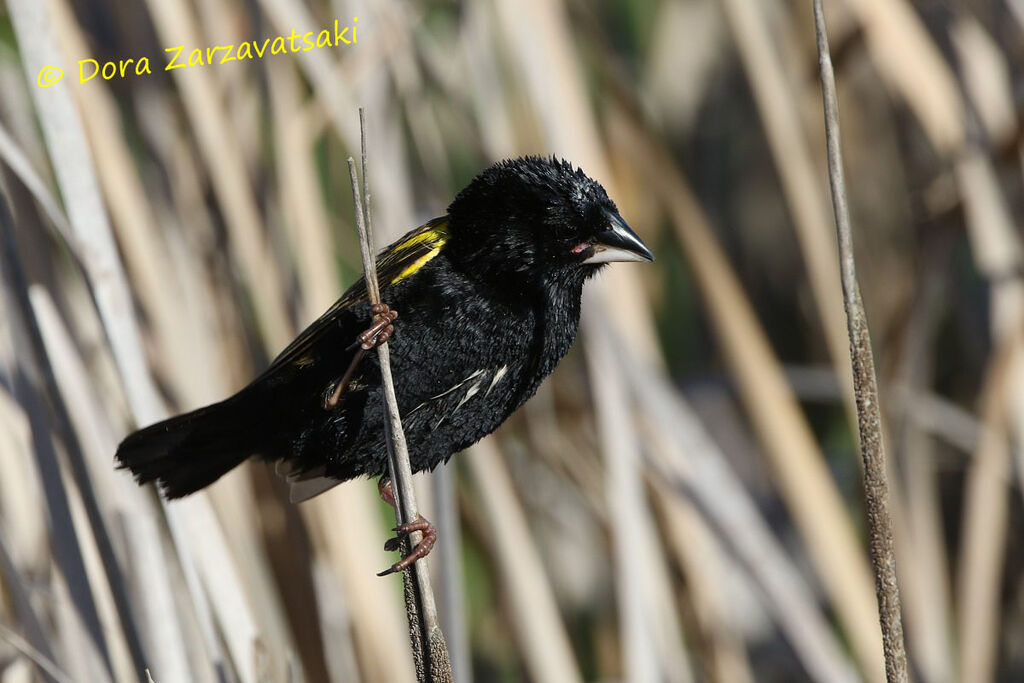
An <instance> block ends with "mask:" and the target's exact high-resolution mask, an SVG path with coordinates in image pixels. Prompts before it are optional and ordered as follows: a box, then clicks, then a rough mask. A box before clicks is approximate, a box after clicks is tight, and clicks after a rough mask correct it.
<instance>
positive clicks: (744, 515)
mask: <svg viewBox="0 0 1024 683" xmlns="http://www.w3.org/2000/svg"><path fill="white" fill-rule="evenodd" d="M622 358H623V359H624V362H625V366H626V371H627V377H629V378H630V388H631V389H632V392H633V395H634V396H635V398H636V401H637V403H638V404H639V406H640V410H641V411H642V412H641V414H642V415H644V417H645V418H649V419H650V428H649V429H647V430H646V431H647V433H648V434H649V435H650V438H649V443H650V444H651V446H653V447H652V448H651V449H650V451H649V453H650V454H649V455H648V456H647V463H648V465H649V466H650V467H651V468H652V476H655V477H658V478H660V479H661V480H662V481H664V482H665V483H666V484H667V485H668V486H670V487H672V488H673V489H674V491H675V493H676V495H682V496H686V497H688V498H690V499H691V500H692V501H693V502H694V504H695V506H696V507H697V509H698V510H700V512H701V513H702V515H703V516H704V519H705V520H706V521H707V523H708V526H709V527H711V528H712V529H714V530H715V531H716V535H717V537H718V538H720V539H722V541H723V543H725V544H726V546H727V548H728V549H729V550H730V551H731V553H732V554H733V555H734V556H735V557H736V560H737V562H738V564H740V565H741V566H742V567H744V568H745V570H746V571H747V572H748V573H749V575H750V577H751V580H752V581H753V582H754V584H755V585H757V586H758V587H759V588H760V589H761V590H762V591H763V593H764V597H765V604H766V606H767V607H768V609H769V610H770V611H771V613H772V615H773V617H774V618H775V620H776V622H777V623H778V624H779V626H780V627H781V630H782V631H783V633H785V635H786V637H787V638H788V639H789V641H790V643H791V644H792V645H793V649H794V651H795V652H796V654H797V656H798V657H799V658H800V660H801V662H802V663H803V665H804V667H805V668H806V670H807V672H808V674H809V675H810V676H811V678H812V679H814V680H816V681H823V682H824V681H844V682H849V681H853V680H855V679H856V675H855V673H854V671H853V669H852V668H851V667H850V665H849V663H848V662H847V661H846V659H845V657H844V655H843V654H842V650H841V649H840V647H839V644H838V643H837V642H836V640H835V638H834V636H833V635H832V632H831V630H830V627H829V625H828V623H827V622H826V621H825V619H824V617H823V615H822V614H821V613H820V611H819V609H818V607H817V604H816V599H815V596H814V592H813V590H812V589H811V587H810V586H808V585H806V583H805V582H804V579H803V577H801V575H800V572H799V571H798V570H797V569H796V567H794V566H793V564H792V563H791V562H790V561H789V560H788V558H787V556H786V553H785V551H784V550H783V548H782V547H781V546H780V545H779V543H778V541H776V540H775V538H774V536H773V534H772V532H771V530H770V528H769V527H768V524H767V523H766V522H765V520H764V519H763V518H762V517H761V515H760V513H759V511H758V510H757V506H756V504H755V503H754V501H753V500H752V499H751V498H750V496H749V494H747V493H746V491H745V490H744V489H743V485H742V484H741V483H740V481H739V479H738V478H737V476H736V475H735V474H734V473H733V472H732V470H731V469H730V468H729V466H728V464H727V463H728V460H727V459H726V458H725V456H724V455H723V454H722V453H721V452H720V451H719V449H718V447H717V445H716V444H715V443H714V442H713V441H712V440H711V439H710V437H708V435H707V434H706V433H705V431H704V429H703V427H702V426H701V424H700V422H699V420H698V419H697V418H696V416H695V415H693V414H692V413H691V412H690V410H689V409H688V407H687V406H686V404H685V402H684V401H683V399H682V398H681V397H680V396H679V395H678V393H676V391H675V390H674V389H673V388H672V387H671V386H670V385H669V384H668V382H667V381H666V379H665V378H664V377H663V376H662V375H661V374H659V373H657V372H655V371H654V370H652V369H651V367H650V366H649V365H648V364H644V363H642V362H641V361H640V360H639V359H638V358H636V356H635V355H634V354H632V353H629V352H627V353H625V354H622Z"/></svg>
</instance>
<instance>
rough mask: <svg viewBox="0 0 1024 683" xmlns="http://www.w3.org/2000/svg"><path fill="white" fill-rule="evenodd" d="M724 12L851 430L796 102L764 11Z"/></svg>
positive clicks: (831, 288)
mask: <svg viewBox="0 0 1024 683" xmlns="http://www.w3.org/2000/svg"><path fill="white" fill-rule="evenodd" d="M723 8H724V10H725V15H726V18H727V19H728V21H729V24H730V26H731V28H732V33H733V36H734V38H735V40H734V44H735V46H736V50H737V51H738V52H739V54H740V57H741V59H742V61H743V67H744V71H745V72H746V74H747V82H748V84H749V86H750V90H751V92H752V93H753V95H754V101H755V103H756V104H757V108H758V111H759V113H760V116H761V121H762V124H763V125H764V129H765V135H766V137H767V140H768V146H769V147H770V149H771V152H772V157H773V159H774V161H775V168H776V169H777V171H778V174H779V179H780V181H781V182H782V189H783V193H784V194H785V197H786V202H787V204H788V205H789V209H790V213H791V214H792V216H793V227H794V228H795V230H796V236H797V241H798V243H799V244H800V248H801V251H802V253H803V260H804V263H805V264H806V266H807V274H808V278H809V280H810V285H811V291H812V293H813V295H814V302H815V304H816V310H817V313H818V318H819V321H820V324H821V327H822V331H823V332H824V336H825V345H826V347H827V348H828V351H829V356H830V357H831V359H832V365H833V368H834V369H835V376H836V378H837V380H838V381H839V384H840V386H841V388H842V391H841V393H842V398H843V403H844V405H845V406H846V412H847V417H848V419H849V420H850V424H851V425H852V424H854V423H855V422H856V417H857V409H856V407H855V405H854V396H853V378H852V377H851V376H850V373H849V364H848V363H847V357H848V354H847V340H846V330H845V328H844V325H843V314H842V309H841V307H840V302H841V301H842V299H843V293H842V290H841V289H840V282H839V267H838V265H837V264H836V261H835V259H834V257H833V255H834V254H835V251H836V242H835V239H834V236H833V234H832V232H831V231H830V230H829V229H828V203H827V200H826V199H825V195H824V193H823V192H822V189H823V188H822V183H821V182H820V181H819V178H818V169H817V168H816V167H815V165H814V161H813V158H812V152H811V145H810V142H809V141H808V139H807V136H806V135H805V133H804V130H803V121H802V120H801V118H800V111H799V109H798V106H797V103H798V102H799V98H798V97H797V93H795V92H794V90H795V88H793V87H792V85H791V84H790V82H789V80H788V79H787V76H786V73H785V69H784V67H783V64H782V59H781V58H780V56H779V55H778V53H777V47H776V46H775V45H773V44H772V36H771V33H770V27H769V25H768V22H767V18H766V17H765V13H766V9H767V8H766V7H764V6H763V5H762V4H761V3H760V2H758V1H757V0H726V1H725V2H724V4H723ZM879 673H881V672H879Z"/></svg>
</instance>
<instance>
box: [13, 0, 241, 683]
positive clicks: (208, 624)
mask: <svg viewBox="0 0 1024 683" xmlns="http://www.w3.org/2000/svg"><path fill="white" fill-rule="evenodd" d="M14 15H16V16H18V17H19V19H18V22H21V25H20V27H19V28H18V31H19V33H21V34H22V35H25V36H33V37H32V38H30V39H28V40H25V41H22V45H23V49H24V52H23V54H24V55H25V57H26V60H25V64H24V66H25V69H26V73H27V74H29V75H30V77H34V74H36V73H38V71H39V70H41V69H42V68H43V66H44V65H46V64H53V63H57V62H59V61H60V60H59V54H58V50H57V48H56V45H55V44H54V42H53V39H52V33H51V31H50V28H49V23H48V18H47V17H46V14H45V8H44V7H43V6H41V5H38V4H35V5H33V4H32V3H20V4H19V5H18V10H17V11H16V12H15V13H14ZM67 88H68V86H67V85H66V83H61V84H58V85H56V86H53V87H50V88H46V89H43V88H37V89H33V90H32V92H33V96H34V98H35V100H36V105H37V106H36V109H37V111H38V112H39V115H40V119H41V122H42V124H43V126H42V127H43V130H44V133H45V140H46V143H47V147H48V151H49V154H50V157H51V159H52V160H53V164H54V168H55V171H56V175H57V178H58V181H59V183H60V186H61V189H62V191H63V194H64V199H65V203H66V205H67V207H68V217H69V219H70V223H71V226H72V229H73V231H74V241H73V242H72V243H71V245H70V246H71V247H72V248H73V249H74V250H75V251H76V252H77V253H78V256H79V259H80V260H81V262H82V265H83V268H84V270H85V272H86V274H87V276H88V279H89V282H90V285H91V288H92V293H93V296H94V298H95V302H96V304H97V309H98V311H99V314H100V318H101V320H102V322H103V327H104V329H105V332H106V336H107V340H108V342H109V344H110V347H111V350H112V352H113V355H114V359H115V361H116V363H117V367H118V370H119V373H120V376H121V381H122V386H123V387H124V390H125V393H126V395H127V396H128V398H129V403H130V405H131V408H132V411H133V413H134V416H135V418H136V422H137V423H138V424H149V423H151V422H154V421H156V420H158V419H159V418H161V417H162V416H163V415H164V411H163V408H162V406H161V405H160V401H159V399H158V398H157V395H156V392H155V389H154V387H153V385H152V381H151V379H150V377H149V373H148V370H147V368H146V362H145V358H144V354H143V353H142V346H141V343H140V340H139V330H138V325H137V323H136V320H135V317H134V315H133V307H132V303H131V296H130V294H129V291H128V287H127V284H126V279H125V276H124V272H123V270H122V267H121V263H120V259H119V256H118V252H117V248H116V246H115V244H114V240H113V237H112V234H111V230H110V225H109V222H108V221H107V217H106V213H105V211H104V209H103V204H102V201H101V199H100V196H99V192H98V187H97V181H96V177H95V174H94V171H93V165H92V162H91V159H90V156H89V152H88V149H87V145H86V143H85V136H84V133H83V129H82V125H81V121H80V119H79V117H78V114H77V112H76V111H75V109H74V106H73V104H72V102H71V98H70V95H69V92H68V89H67ZM86 245H88V248H86ZM205 504H207V503H206V501H205V499H204V498H201V497H196V498H195V499H193V500H192V501H190V502H189V505H188V507H191V508H193V509H195V508H197V507H201V506H203V505H205ZM188 507H187V506H185V505H180V506H177V507H175V508H171V509H167V510H166V513H167V520H168V523H169V528H170V530H171V535H172V538H173V539H174V541H175V546H176V549H177V551H178V554H179V556H180V558H181V560H182V562H181V567H182V570H183V572H184V577H185V579H186V583H187V585H188V588H189V593H190V596H191V604H192V606H193V607H194V608H195V609H196V614H197V616H198V618H199V624H200V627H201V628H200V632H201V633H202V635H203V638H204V644H205V647H206V650H207V652H208V653H209V655H210V657H211V660H210V661H211V662H212V666H213V668H215V669H216V668H217V667H219V666H220V664H219V662H218V658H217V651H218V645H217V641H216V637H215V635H214V629H213V626H212V620H211V618H210V614H209V605H208V602H207V598H206V595H205V594H204V593H203V591H202V589H201V588H200V586H199V577H198V574H197V573H196V567H195V565H194V564H193V560H192V558H191V554H190V552H189V546H188V544H187V541H186V536H185V534H184V531H183V525H184V523H185V517H187V515H188ZM139 511H141V510H137V512H139ZM146 514H151V512H143V513H142V515H146ZM145 522H146V519H145V517H144V516H142V517H138V518H135V519H133V520H132V523H133V524H143V523H145ZM153 526H155V525H152V526H151V528H153ZM214 531H219V529H218V530H213V529H210V530H207V533H213V532H214ZM145 545H146V546H147V553H148V554H149V555H154V554H157V555H158V554H160V551H159V550H158V549H157V548H156V545H155V544H153V543H152V542H151V541H146V542H145ZM205 559H206V560H209V559H210V558H205ZM204 568H205V569H206V570H207V571H210V572H223V571H230V568H231V564H230V563H222V564H219V565H218V566H216V567H215V566H213V565H211V564H210V563H209V561H206V562H205V563H204ZM147 569H148V570H149V571H150V572H151V574H152V577H151V579H152V580H151V581H148V582H147V584H146V585H147V589H146V591H144V593H143V595H144V597H145V599H148V600H150V601H151V602H152V604H151V605H150V607H155V606H156V604H157V603H159V604H161V605H164V606H166V605H169V604H172V601H171V599H170V598H169V595H168V594H167V592H166V591H167V590H168V589H169V586H168V585H167V583H166V582H165V581H164V580H162V578H161V573H162V572H163V571H164V568H163V567H160V568H158V569H156V570H153V569H152V568H147ZM213 598H214V600H216V599H217V596H213ZM172 614H173V612H169V611H168V610H167V609H166V607H165V608H164V609H163V613H161V614H160V615H159V618H158V620H156V621H153V620H150V621H149V623H150V625H151V627H152V628H156V629H160V638H161V639H160V640H157V642H159V643H160V648H159V649H158V650H155V651H154V654H153V656H158V657H160V659H161V665H162V666H164V667H165V668H166V671H167V674H163V672H161V674H162V675H161V677H162V678H165V680H168V681H170V682H171V683H175V682H176V681H179V680H180V681H187V680H189V679H190V675H189V674H187V673H186V671H185V667H186V666H187V663H188V662H189V661H190V658H189V657H187V656H186V655H185V653H184V649H183V647H184V646H183V642H182V633H181V631H180V630H179V629H177V628H176V627H175V618H174V616H172ZM245 659H248V660H249V661H252V658H241V661H243V662H244V660H245ZM243 666H244V664H243Z"/></svg>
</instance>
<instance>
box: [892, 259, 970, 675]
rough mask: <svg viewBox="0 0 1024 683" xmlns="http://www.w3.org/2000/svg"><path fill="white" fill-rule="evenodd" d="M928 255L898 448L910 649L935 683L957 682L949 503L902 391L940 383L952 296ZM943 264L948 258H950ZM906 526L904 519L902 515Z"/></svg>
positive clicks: (913, 319)
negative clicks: (937, 368) (943, 317)
mask: <svg viewBox="0 0 1024 683" xmlns="http://www.w3.org/2000/svg"><path fill="white" fill-rule="evenodd" d="M931 252H932V253H930V254H926V256H925V259H924V261H925V263H924V268H923V269H922V275H921V277H920V278H919V283H918V295H917V296H916V297H915V300H914V302H913V304H912V306H911V311H910V316H909V320H908V321H907V325H906V329H907V332H906V335H905V337H904V340H903V343H902V345H901V348H900V350H899V360H898V362H897V367H898V368H899V370H898V371H897V373H898V374H897V376H896V378H895V382H896V386H897V388H896V390H895V391H890V392H889V393H890V394H891V395H893V396H894V397H896V399H897V400H896V401H894V402H893V403H894V409H893V410H890V413H893V414H894V418H893V419H892V420H891V422H892V424H894V429H893V431H892V433H893V435H894V440H893V443H894V444H896V448H895V449H894V450H895V452H896V453H897V457H899V458H900V465H901V470H902V472H903V475H904V476H903V485H904V498H903V500H904V503H905V511H904V512H905V520H904V524H905V527H906V528H905V529H902V530H899V531H900V533H899V534H898V535H897V538H898V539H899V543H898V546H897V549H898V552H900V555H899V558H898V559H899V561H900V564H899V567H898V569H899V570H900V573H899V575H898V576H899V579H900V581H901V586H902V588H903V596H904V614H905V617H906V620H907V627H908V628H907V641H908V649H909V651H910V653H911V655H912V658H913V661H914V663H915V664H916V665H917V666H918V667H920V669H921V672H922V677H923V678H924V679H926V680H928V681H933V682H934V683H952V681H953V680H954V673H953V656H952V655H953V642H952V639H951V637H950V636H951V634H950V632H949V624H950V623H952V606H951V597H952V596H951V584H950V574H949V562H948V560H947V558H946V541H945V538H944V531H943V528H942V500H941V492H940V491H939V480H938V475H939V472H938V467H937V463H936V461H935V456H936V454H937V450H938V449H937V448H936V447H935V445H934V444H933V441H932V436H931V435H930V434H928V433H927V431H926V430H925V429H924V428H923V427H922V425H921V424H920V423H919V422H917V421H915V420H914V419H912V418H911V416H910V412H911V410H912V406H917V405H919V401H918V400H916V399H910V400H908V399H906V398H903V399H902V400H901V399H900V398H899V397H900V395H901V394H902V395H903V396H904V397H906V396H907V395H909V394H914V395H920V394H922V393H924V391H925V390H926V389H927V388H928V387H930V386H931V384H932V383H933V380H934V378H933V371H932V367H933V364H934V363H935V354H934V345H935V341H936V336H937V334H936V333H937V330H936V329H935V328H936V327H937V325H938V322H939V320H938V313H939V308H940V306H941V305H942V302H943V301H944V300H945V298H946V296H947V292H946V289H945V287H943V284H942V279H941V278H942V275H943V272H942V271H943V263H942V262H941V261H940V260H938V259H937V258H936V254H935V253H934V252H935V250H934V249H933V250H931ZM942 260H945V259H944V258H943V259H942ZM896 521H897V523H899V518H897V520H896Z"/></svg>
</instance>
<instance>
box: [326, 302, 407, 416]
mask: <svg viewBox="0 0 1024 683" xmlns="http://www.w3.org/2000/svg"><path fill="white" fill-rule="evenodd" d="M370 312H371V313H373V324H372V325H370V327H368V328H367V329H365V330H364V331H363V332H362V333H361V334H360V335H359V336H358V337H356V340H355V342H354V343H353V344H352V346H356V345H358V346H359V348H358V349H357V350H356V355H354V356H352V361H351V362H349V364H348V369H346V370H345V374H344V375H342V376H341V379H339V380H338V381H337V382H335V384H334V388H333V389H331V393H330V395H329V396H328V397H327V399H326V400H325V401H324V410H334V409H335V408H337V407H338V403H339V402H340V401H341V395H342V393H344V391H345V387H347V386H348V383H349V381H351V379H352V375H353V374H354V373H355V371H356V368H357V367H359V362H360V361H361V360H363V356H365V355H366V352H367V351H369V350H370V349H372V348H373V347H375V346H380V345H381V344H383V343H384V342H386V341H387V340H388V339H390V338H391V335H392V334H393V333H394V331H395V326H394V324H393V323H394V322H395V320H396V319H397V318H398V311H392V310H391V309H390V308H389V307H388V305H387V304H385V303H380V304H374V305H373V306H371V307H370ZM352 346H350V347H349V348H352Z"/></svg>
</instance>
